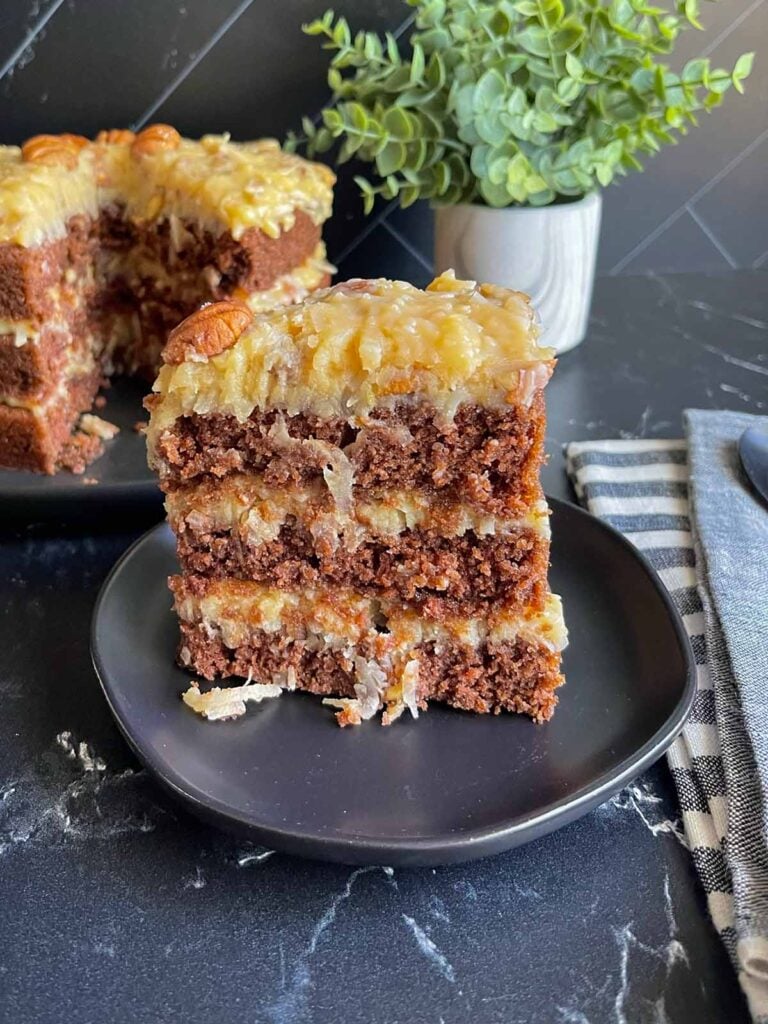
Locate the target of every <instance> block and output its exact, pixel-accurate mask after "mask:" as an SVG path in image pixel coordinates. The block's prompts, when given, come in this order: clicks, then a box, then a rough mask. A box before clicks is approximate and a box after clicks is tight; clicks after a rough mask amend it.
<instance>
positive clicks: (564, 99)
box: [557, 78, 582, 103]
mask: <svg viewBox="0 0 768 1024" xmlns="http://www.w3.org/2000/svg"><path fill="white" fill-rule="evenodd" d="M581 89H582V86H581V84H580V83H579V82H577V81H576V80H575V79H574V78H561V79H560V81H559V82H558V83H557V98H558V99H559V100H560V101H561V103H573V101H574V100H575V99H577V98H578V97H579V96H580V95H581Z"/></svg>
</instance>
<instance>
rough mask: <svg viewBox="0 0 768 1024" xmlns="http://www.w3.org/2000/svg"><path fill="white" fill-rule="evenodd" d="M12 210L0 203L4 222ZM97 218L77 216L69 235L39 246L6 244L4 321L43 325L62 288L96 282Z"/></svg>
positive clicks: (0, 277)
mask: <svg viewBox="0 0 768 1024" xmlns="http://www.w3.org/2000/svg"><path fill="white" fill-rule="evenodd" d="M1 201H2V194H1V192H0V202H1ZM6 215H7V211H6V210H4V209H3V207H2V206H0V225H1V224H2V223H3V222H4V219H5V216H6ZM96 223H97V221H96V219H95V217H91V216H86V215H79V216H76V217H72V218H70V220H69V221H68V222H67V225H66V226H65V228H64V231H63V237H61V238H58V239H56V240H55V241H51V242H46V243H43V244H41V245H39V246H36V247H34V248H24V247H23V246H21V245H17V244H15V243H7V242H4V243H0V319H1V320H3V321H12V322H19V321H20V322H22V323H23V324H24V325H25V326H26V327H27V328H28V329H31V328H38V327H40V326H41V325H42V324H43V323H44V322H45V321H46V320H48V319H49V318H50V317H52V316H56V314H57V312H58V306H59V303H60V298H61V293H62V290H64V289H66V288H70V289H75V288H82V287H83V286H85V287H86V288H88V287H89V286H90V284H91V281H92V275H89V270H88V268H89V267H90V266H91V264H92V261H93V257H94V248H95V244H96V239H95V227H94V225H95V224H96ZM89 278H90V279H89Z"/></svg>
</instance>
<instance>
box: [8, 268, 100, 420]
mask: <svg viewBox="0 0 768 1024" xmlns="http://www.w3.org/2000/svg"><path fill="white" fill-rule="evenodd" d="M82 273H83V278H84V279H85V281H87V277H88V274H87V271H86V270H83V272H82ZM52 290H53V291H55V294H54V296H53V302H54V305H53V309H52V311H51V314H50V316H49V317H47V318H46V320H45V321H44V322H43V324H42V325H41V326H37V325H36V324H35V323H34V322H33V321H23V320H22V321H11V320H0V401H4V400H6V399H8V398H12V399H16V400H19V401H25V402H28V401H34V402H38V403H39V402H41V401H43V400H44V399H45V397H46V396H47V395H49V394H50V393H51V392H52V391H53V390H55V389H56V388H57V387H58V386H59V385H60V383H61V380H62V377H63V376H66V375H67V374H70V375H71V374H72V373H73V372H74V369H73V368H74V367H78V366H79V367H81V368H83V367H87V368H89V369H90V368H92V367H93V365H94V354H95V352H96V351H97V347H98V344H99V340H100V333H101V331H100V327H101V324H100V319H99V317H98V315H97V314H96V313H95V311H94V310H93V309H92V307H91V303H90V302H89V301H88V297H89V293H90V295H91V296H92V294H93V288H92V287H91V288H89V287H88V286H87V284H85V282H84V288H83V291H82V292H78V291H75V290H73V289H71V288H69V287H61V286H57V287H56V288H55V289H52Z"/></svg>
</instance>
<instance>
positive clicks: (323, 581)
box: [174, 517, 549, 619]
mask: <svg viewBox="0 0 768 1024" xmlns="http://www.w3.org/2000/svg"><path fill="white" fill-rule="evenodd" d="M190 520H191V522H192V524H194V523H197V525H196V526H195V525H190ZM174 529H175V532H176V537H177V547H176V549H177V553H178V557H179V562H180V564H181V568H182V571H183V572H185V573H187V574H189V576H191V577H198V578H200V579H201V580H206V579H224V578H226V577H228V576H232V577H234V578H236V579H249V580H256V581H257V582H262V583H270V584H271V585H274V586H277V587H280V588H282V589H292V588H294V587H301V586H318V585H329V584H330V585H338V586H341V587H349V588H352V587H355V588H357V589H358V590H361V591H364V592H365V593H371V594H377V595H380V596H383V597H386V598H391V599H395V598H399V599H400V600H403V601H407V602H408V603H409V604H410V605H412V606H413V607H415V608H418V609H419V610H420V612H421V614H422V615H425V616H426V617H428V618H432V619H442V618H444V617H445V616H447V615H472V614H480V613H483V612H484V611H485V610H486V608H487V606H488V604H489V603H500V604H503V605H504V606H505V607H508V608H510V609H516V608H525V607H529V608H534V609H540V608H542V607H543V602H544V597H545V595H546V577H547V566H548V559H549V543H548V541H547V539H546V538H544V537H542V536H540V535H537V534H536V533H534V531H532V530H530V529H525V528H519V529H515V530H512V531H510V532H508V533H503V534H498V535H495V536H486V537H480V536H477V535H476V534H475V533H474V532H473V531H471V530H469V531H467V532H466V533H465V534H464V535H463V536H461V537H442V536H440V535H439V534H438V533H436V532H435V531H433V530H405V531H403V532H402V533H400V534H398V535H395V536H393V537H388V538H381V537H373V536H368V537H365V538H363V539H362V540H361V541H360V542H359V544H358V545H357V546H356V547H354V548H353V549H351V550H350V549H348V548H346V547H345V546H344V545H343V544H340V545H339V544H335V545H334V544H330V543H329V542H328V540H327V539H326V538H323V537H322V535H318V534H315V533H313V532H311V531H310V529H308V528H307V526H306V525H305V524H303V523H301V522H300V521H298V520H297V519H296V518H295V517H291V518H290V520H289V521H287V522H285V523H284V524H283V526H282V527H281V528H280V532H279V535H278V537H277V539H276V540H272V541H270V542H268V543H264V544H254V543H249V541H248V539H247V536H244V535H242V534H240V533H237V532H232V531H212V530H210V529H206V526H205V523H204V522H201V521H200V519H199V517H198V519H197V520H196V519H195V518H194V517H189V518H188V519H187V521H186V522H185V523H183V524H181V523H176V524H175V526H174ZM189 584H190V586H192V587H194V580H193V579H189Z"/></svg>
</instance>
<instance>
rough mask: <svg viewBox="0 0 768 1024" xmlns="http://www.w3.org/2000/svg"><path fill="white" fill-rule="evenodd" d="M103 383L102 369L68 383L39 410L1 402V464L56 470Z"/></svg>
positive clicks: (44, 470)
mask: <svg viewBox="0 0 768 1024" xmlns="http://www.w3.org/2000/svg"><path fill="white" fill-rule="evenodd" d="M100 382H101V370H99V369H98V368H97V369H95V370H92V371H90V372H88V373H84V374H82V375H80V376H78V377H75V378H73V379H72V380H70V381H68V382H67V385H66V387H65V388H64V389H62V393H61V395H60V396H58V398H57V399H56V400H54V401H49V402H48V403H47V404H46V405H45V406H44V407H42V408H40V409H38V410H30V409H24V408H18V407H13V406H9V405H2V404H0V466H7V467H10V468H12V469H32V470H38V471H42V472H43V473H53V472H54V471H55V469H56V463H57V459H58V456H59V453H60V451H61V449H62V447H63V446H64V445H65V444H66V442H67V440H68V439H69V437H70V434H71V432H72V427H73V425H74V423H75V422H76V420H77V418H78V416H79V415H80V413H82V412H85V411H86V410H88V409H90V408H91V406H92V405H93V400H94V398H95V397H96V392H97V391H98V389H99V384H100Z"/></svg>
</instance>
